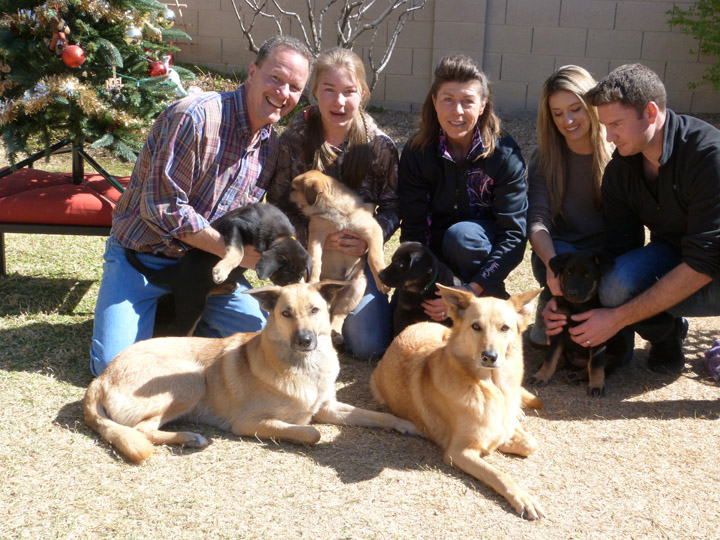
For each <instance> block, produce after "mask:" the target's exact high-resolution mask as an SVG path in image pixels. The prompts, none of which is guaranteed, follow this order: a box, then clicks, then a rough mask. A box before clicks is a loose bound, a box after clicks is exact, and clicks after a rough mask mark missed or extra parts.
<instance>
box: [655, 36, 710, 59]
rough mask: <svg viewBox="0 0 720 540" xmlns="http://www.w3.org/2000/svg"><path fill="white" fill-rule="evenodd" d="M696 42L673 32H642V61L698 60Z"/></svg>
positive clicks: (689, 37)
mask: <svg viewBox="0 0 720 540" xmlns="http://www.w3.org/2000/svg"><path fill="white" fill-rule="evenodd" d="M698 56H699V55H698V42H697V40H695V38H693V37H692V36H686V35H685V34H676V33H674V32H643V44H642V55H641V58H642V59H643V60H664V61H666V62H668V61H673V60H674V61H686V62H692V61H695V60H697V59H698Z"/></svg>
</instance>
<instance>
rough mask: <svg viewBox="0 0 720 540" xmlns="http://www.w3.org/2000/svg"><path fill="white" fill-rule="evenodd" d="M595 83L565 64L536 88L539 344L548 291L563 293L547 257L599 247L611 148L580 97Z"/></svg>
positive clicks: (532, 214) (531, 222)
mask: <svg viewBox="0 0 720 540" xmlns="http://www.w3.org/2000/svg"><path fill="white" fill-rule="evenodd" d="M595 84H596V83H595V80H594V79H593V78H592V76H591V75H590V73H588V72H587V71H586V70H585V69H584V68H582V67H580V66H572V65H570V66H563V67H561V68H560V69H558V70H557V71H556V72H555V73H553V74H552V75H550V77H548V79H547V80H546V81H545V83H544V85H543V88H542V92H541V94H540V105H539V108H538V120H537V139H538V148H537V150H536V151H535V152H534V153H533V155H532V157H531V158H530V167H529V173H528V178H529V193H528V198H529V202H530V207H529V209H528V237H529V240H530V245H531V246H532V248H533V254H532V257H531V262H532V269H533V274H534V275H535V279H537V281H538V282H539V283H540V285H542V286H543V287H545V290H544V291H543V293H542V294H541V295H540V300H539V301H538V308H537V314H536V317H535V325H534V326H533V328H532V330H531V332H530V339H531V341H532V342H533V343H535V344H538V345H545V344H546V342H547V341H546V336H545V325H544V324H543V319H542V316H541V312H542V310H543V308H544V307H545V304H546V303H547V301H548V300H549V299H550V297H551V296H553V295H559V294H561V291H560V284H559V282H558V279H557V276H555V274H554V273H553V271H552V270H551V269H550V266H549V261H550V259H552V258H553V257H554V256H555V255H556V254H558V253H563V252H567V251H579V250H591V251H597V252H599V251H600V250H601V249H602V247H603V241H604V231H605V228H604V225H603V217H602V209H601V201H600V185H601V181H602V175H603V171H604V170H605V166H606V165H607V163H608V161H609V160H610V155H611V149H610V145H609V144H608V143H607V142H606V140H605V128H604V127H603V126H602V124H600V122H599V121H598V115H597V110H596V108H595V107H593V106H589V105H588V104H587V103H585V101H584V99H583V97H582V96H583V95H584V94H585V92H587V91H588V90H590V89H591V88H593V87H594V86H595Z"/></svg>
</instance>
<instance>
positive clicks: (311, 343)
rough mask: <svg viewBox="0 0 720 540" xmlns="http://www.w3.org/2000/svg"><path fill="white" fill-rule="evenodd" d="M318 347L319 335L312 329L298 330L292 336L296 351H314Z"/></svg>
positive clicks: (293, 346)
mask: <svg viewBox="0 0 720 540" xmlns="http://www.w3.org/2000/svg"><path fill="white" fill-rule="evenodd" d="M315 347H317V336H316V335H315V332H313V331H311V330H298V331H297V332H295V335H294V336H293V338H292V348H293V350H294V351H313V350H315Z"/></svg>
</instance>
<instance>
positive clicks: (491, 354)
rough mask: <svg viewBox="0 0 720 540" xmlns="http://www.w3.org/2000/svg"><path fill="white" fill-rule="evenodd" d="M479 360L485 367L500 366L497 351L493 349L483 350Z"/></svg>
mask: <svg viewBox="0 0 720 540" xmlns="http://www.w3.org/2000/svg"><path fill="white" fill-rule="evenodd" d="M480 362H481V363H482V366H483V367H486V368H496V367H500V360H499V357H498V353H496V352H495V351H483V352H482V356H481V357H480Z"/></svg>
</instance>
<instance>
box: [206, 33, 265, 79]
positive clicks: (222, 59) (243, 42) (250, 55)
mask: <svg viewBox="0 0 720 540" xmlns="http://www.w3.org/2000/svg"><path fill="white" fill-rule="evenodd" d="M258 46H260V44H259V43H258ZM256 56H257V54H256V53H254V52H250V46H249V44H248V41H247V39H245V38H244V37H239V38H236V39H231V38H223V40H222V54H221V55H220V56H218V57H217V58H215V62H217V63H222V64H224V65H240V66H244V69H246V70H247V69H248V67H249V66H250V62H253V61H254V60H255V57H256ZM223 71H227V70H225V69H223Z"/></svg>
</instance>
